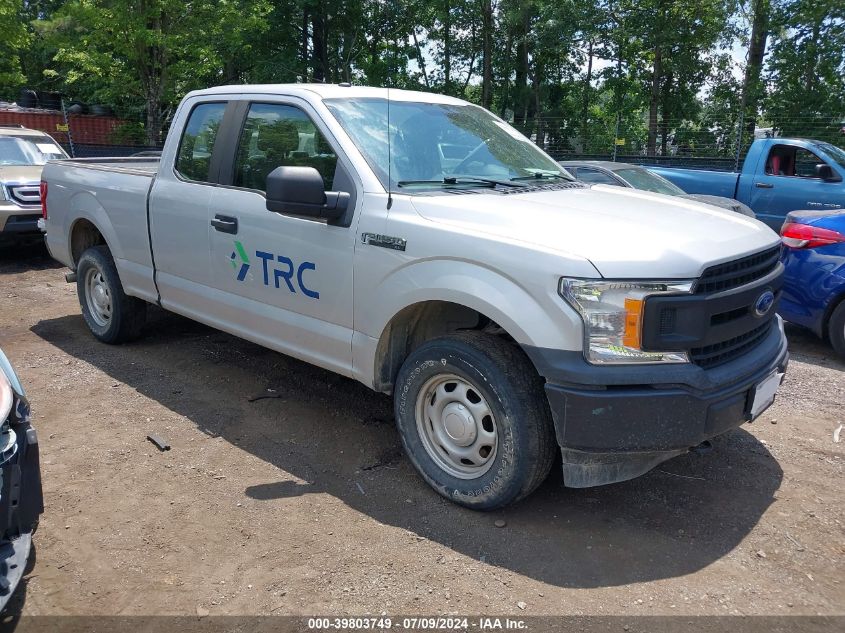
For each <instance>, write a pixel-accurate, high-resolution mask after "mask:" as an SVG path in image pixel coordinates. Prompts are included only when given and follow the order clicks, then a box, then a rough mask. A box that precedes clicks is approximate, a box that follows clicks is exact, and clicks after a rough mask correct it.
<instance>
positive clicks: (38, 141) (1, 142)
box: [0, 136, 67, 165]
mask: <svg viewBox="0 0 845 633" xmlns="http://www.w3.org/2000/svg"><path fill="white" fill-rule="evenodd" d="M54 158H67V154H65V152H64V150H63V149H62V148H61V147H59V146H58V145H56V142H55V141H54V140H53V139H51V138H50V137H47V136H45V137H38V136H0V165H43V164H44V163H46V162H47V161H48V160H51V159H54Z"/></svg>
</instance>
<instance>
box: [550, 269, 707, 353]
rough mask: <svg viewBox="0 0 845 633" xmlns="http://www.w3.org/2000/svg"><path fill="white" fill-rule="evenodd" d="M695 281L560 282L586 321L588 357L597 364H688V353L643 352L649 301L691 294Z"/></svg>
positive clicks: (568, 299)
mask: <svg viewBox="0 0 845 633" xmlns="http://www.w3.org/2000/svg"><path fill="white" fill-rule="evenodd" d="M691 290H692V282H685V281H667V282H653V281H648V282H637V281H630V282H629V281H605V280H594V279H568V278H566V277H563V278H562V279H561V280H560V286H559V289H558V291H559V292H560V296H561V297H563V298H564V299H566V301H567V302H568V303H569V305H571V306H572V307H573V308H575V310H576V311H577V312H578V314H580V315H581V320H582V321H583V322H584V356H585V357H586V359H587V360H588V361H589V362H591V363H595V364H611V363H616V364H619V363H687V362H689V358H688V357H687V354H686V352H683V351H677V352H646V351H643V350H642V349H641V341H642V327H643V323H642V319H643V306H644V301H645V298H646V297H647V296H649V295H655V294H663V293H666V294H670V293H671V294H677V293H684V292H690V291H691Z"/></svg>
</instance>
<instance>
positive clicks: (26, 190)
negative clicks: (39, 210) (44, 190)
mask: <svg viewBox="0 0 845 633" xmlns="http://www.w3.org/2000/svg"><path fill="white" fill-rule="evenodd" d="M7 188H8V190H9V198H11V200H12V201H13V202H15V203H17V204H19V205H21V206H24V207H34V206H38V205H40V204H41V188H40V186H39V185H8V187H7Z"/></svg>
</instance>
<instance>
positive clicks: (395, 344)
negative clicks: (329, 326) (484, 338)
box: [374, 301, 513, 393]
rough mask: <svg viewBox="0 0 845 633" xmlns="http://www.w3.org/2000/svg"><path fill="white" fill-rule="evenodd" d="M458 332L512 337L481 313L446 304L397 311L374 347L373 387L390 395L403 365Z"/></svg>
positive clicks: (430, 303) (446, 302)
mask: <svg viewBox="0 0 845 633" xmlns="http://www.w3.org/2000/svg"><path fill="white" fill-rule="evenodd" d="M460 330H484V331H487V332H490V333H491V334H496V335H500V336H507V337H508V338H511V340H513V339H512V337H511V336H510V335H509V334H508V333H507V332H506V331H505V330H504V329H502V328H501V327H499V325H497V324H496V323H495V322H494V321H493V320H492V319H490V318H489V317H487V316H485V315H484V314H482V313H481V312H478V311H477V310H474V309H472V308H467V307H466V306H462V305H459V304H457V303H451V302H449V301H424V302H421V303H415V304H413V305H410V306H408V307H406V308H404V309H402V310H400V311H399V312H398V313H397V314H396V315H395V316H394V317H393V318H392V319H391V320H390V322H389V323H388V324H387V326H386V327H385V328H384V331H383V332H382V334H381V337H380V338H379V342H378V346H377V347H376V359H375V380H374V386H375V388H376V389H377V390H378V391H383V392H385V393H389V392H390V391H391V390H392V389H393V383H394V381H395V379H396V375H397V374H398V373H399V369H400V368H401V367H402V363H404V362H405V359H406V358H408V356H409V355H410V354H411V352H413V351H414V350H415V349H416V348H417V347H419V346H420V345H422V344H423V343H425V342H426V341H428V340H431V339H433V338H436V337H438V336H444V335H446V334H452V333H454V332H458V331H460Z"/></svg>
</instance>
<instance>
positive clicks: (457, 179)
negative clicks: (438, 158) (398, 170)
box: [396, 176, 525, 189]
mask: <svg viewBox="0 0 845 633" xmlns="http://www.w3.org/2000/svg"><path fill="white" fill-rule="evenodd" d="M396 184H397V185H398V186H399V187H407V186H411V185H486V186H487V187H489V188H490V189H492V188H494V187H495V186H496V185H501V186H503V187H524V186H525V185H518V184H516V183H514V182H511V181H510V180H496V179H495V178H479V177H476V176H444V177H443V178H442V179H440V180H400V181H399V182H397V183H396Z"/></svg>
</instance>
